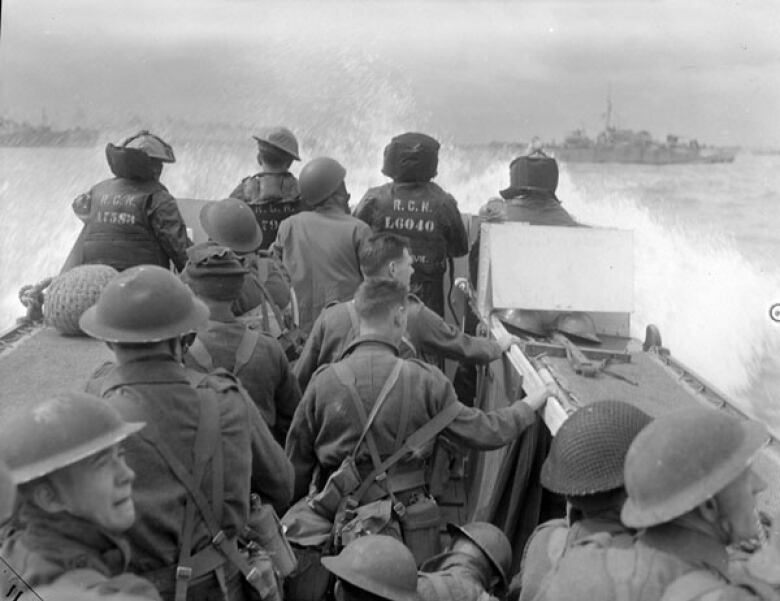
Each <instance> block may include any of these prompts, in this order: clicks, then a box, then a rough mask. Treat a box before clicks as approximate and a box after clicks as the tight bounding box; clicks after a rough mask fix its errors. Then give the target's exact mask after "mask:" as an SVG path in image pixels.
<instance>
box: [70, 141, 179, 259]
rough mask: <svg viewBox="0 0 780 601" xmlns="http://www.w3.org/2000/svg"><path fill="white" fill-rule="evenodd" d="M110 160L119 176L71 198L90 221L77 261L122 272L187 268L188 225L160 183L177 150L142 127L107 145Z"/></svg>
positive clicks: (76, 207)
mask: <svg viewBox="0 0 780 601" xmlns="http://www.w3.org/2000/svg"><path fill="white" fill-rule="evenodd" d="M106 158H107V159H108V165H109V167H110V168H111V172H112V173H113V174H114V175H115V176H116V177H114V178H112V179H108V180H105V181H103V182H100V183H99V184H97V185H96V186H94V187H93V188H92V189H91V190H90V191H89V192H87V193H86V194H81V195H80V196H78V197H77V198H76V199H75V200H74V201H73V210H74V212H75V213H76V215H77V216H78V217H79V218H80V219H81V220H82V221H83V222H84V223H85V224H86V225H85V229H84V232H83V234H82V236H81V237H80V241H79V242H78V243H77V244H80V245H81V252H80V253H78V254H80V255H81V256H80V257H79V259H80V260H78V261H75V264H83V263H102V264H105V265H110V266H111V267H113V268H114V269H117V270H119V271H122V270H123V269H127V268H128V267H132V266H134V265H142V264H151V265H160V266H161V267H165V268H167V267H169V265H170V263H173V265H174V267H176V269H178V270H179V271H181V270H182V269H184V264H185V263H186V262H187V254H186V249H187V247H188V246H189V245H190V241H189V239H188V238H187V229H186V227H185V225H184V220H183V219H182V216H181V213H180V212H179V207H178V206H177V204H176V200H175V199H174V198H173V196H171V195H170V193H169V192H168V189H167V188H166V187H165V186H163V185H162V184H161V183H160V174H161V173H162V168H163V163H173V162H175V160H176V159H175V157H174V155H173V149H172V148H171V147H170V145H168V144H167V143H166V142H165V141H164V140H162V138H159V137H157V136H155V135H154V134H151V133H149V132H148V131H146V130H144V131H141V132H139V133H137V134H135V135H134V136H131V137H129V138H127V140H125V141H124V142H122V144H120V145H119V146H114V145H113V144H109V145H108V146H106ZM71 266H75V265H71Z"/></svg>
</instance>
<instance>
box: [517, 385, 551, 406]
mask: <svg viewBox="0 0 780 601" xmlns="http://www.w3.org/2000/svg"><path fill="white" fill-rule="evenodd" d="M556 392H557V387H556V386H555V384H554V383H553V382H548V383H546V384H545V385H544V388H539V389H538V390H536V391H535V392H534V393H533V394H529V395H528V396H527V397H525V398H524V399H523V402H525V403H528V404H529V405H531V407H533V408H534V409H535V410H539V409H541V408H542V407H543V406H544V404H545V403H546V402H547V399H548V398H549V397H554V396H555V395H556Z"/></svg>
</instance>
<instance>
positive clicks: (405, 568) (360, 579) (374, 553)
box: [322, 534, 422, 601]
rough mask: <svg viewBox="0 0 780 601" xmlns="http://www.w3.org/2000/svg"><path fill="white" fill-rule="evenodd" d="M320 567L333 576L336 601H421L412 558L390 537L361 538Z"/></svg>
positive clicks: (373, 535) (327, 558) (324, 559)
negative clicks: (380, 600)
mask: <svg viewBox="0 0 780 601" xmlns="http://www.w3.org/2000/svg"><path fill="white" fill-rule="evenodd" d="M322 564H323V565H324V566H325V568H327V569H328V570H329V571H330V572H331V573H332V574H333V575H334V576H336V586H335V589H334V597H335V599H336V601H378V600H379V599H383V600H385V601H422V600H421V598H420V596H419V595H418V594H417V567H416V565H415V563H414V556H413V555H412V554H411V553H410V552H409V549H407V548H406V547H405V546H404V545H403V544H401V543H400V542H398V541H397V540H396V539H394V538H392V537H390V536H383V535H381V534H369V535H367V536H362V537H360V538H358V539H356V540H354V541H353V542H351V543H350V544H349V545H347V546H346V547H345V548H344V550H343V551H341V553H339V554H338V555H336V556H335V557H325V558H323V560H322Z"/></svg>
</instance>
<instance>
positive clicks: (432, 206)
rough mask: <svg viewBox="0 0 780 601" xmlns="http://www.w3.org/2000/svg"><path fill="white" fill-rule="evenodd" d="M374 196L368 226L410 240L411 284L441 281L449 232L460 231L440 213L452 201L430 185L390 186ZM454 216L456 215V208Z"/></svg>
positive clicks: (433, 184)
mask: <svg viewBox="0 0 780 601" xmlns="http://www.w3.org/2000/svg"><path fill="white" fill-rule="evenodd" d="M374 193H375V195H374V199H375V204H374V207H373V210H372V212H371V214H372V217H373V218H372V221H371V222H370V223H369V225H371V227H372V228H373V229H374V230H375V231H378V232H384V231H387V232H392V233H394V234H398V235H399V236H404V237H406V238H408V239H409V243H410V246H411V254H412V260H413V262H414V270H415V271H414V276H416V277H413V280H414V279H421V280H428V279H433V280H437V279H440V278H441V276H442V274H444V272H445V271H446V268H447V263H446V261H447V256H448V254H449V253H448V248H447V245H448V232H449V231H450V230H451V229H452V228H453V226H455V225H457V226H459V227H462V224H452V223H450V218H449V216H448V215H447V213H445V212H444V211H443V210H442V209H443V205H444V204H445V203H454V201H453V199H452V197H451V196H450V195H449V194H447V193H446V192H445V191H444V190H442V189H441V188H440V187H439V186H438V185H436V184H435V183H433V182H425V183H419V184H401V185H397V184H395V183H391V184H386V185H384V186H381V187H379V188H376V189H375V190H374ZM358 211H360V209H358ZM454 214H456V215H458V211H457V208H456V209H455V211H454ZM358 217H360V213H358Z"/></svg>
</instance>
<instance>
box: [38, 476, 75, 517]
mask: <svg viewBox="0 0 780 601" xmlns="http://www.w3.org/2000/svg"><path fill="white" fill-rule="evenodd" d="M31 497H32V500H33V502H34V503H35V504H36V505H37V506H38V507H40V508H41V509H43V510H44V511H45V512H47V513H59V512H61V511H66V510H67V507H66V506H65V504H64V503H63V502H62V500H61V499H60V495H59V493H58V492H57V490H56V489H55V488H54V485H53V484H52V483H51V481H50V480H49V479H48V478H46V479H44V480H41V481H40V482H38V483H37V484H36V485H35V487H34V488H33V490H32V494H31Z"/></svg>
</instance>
